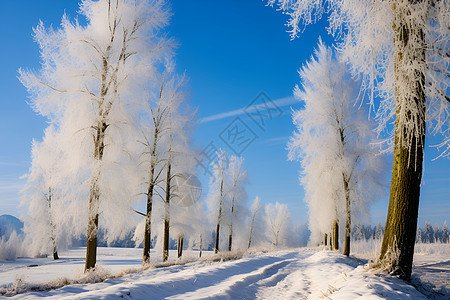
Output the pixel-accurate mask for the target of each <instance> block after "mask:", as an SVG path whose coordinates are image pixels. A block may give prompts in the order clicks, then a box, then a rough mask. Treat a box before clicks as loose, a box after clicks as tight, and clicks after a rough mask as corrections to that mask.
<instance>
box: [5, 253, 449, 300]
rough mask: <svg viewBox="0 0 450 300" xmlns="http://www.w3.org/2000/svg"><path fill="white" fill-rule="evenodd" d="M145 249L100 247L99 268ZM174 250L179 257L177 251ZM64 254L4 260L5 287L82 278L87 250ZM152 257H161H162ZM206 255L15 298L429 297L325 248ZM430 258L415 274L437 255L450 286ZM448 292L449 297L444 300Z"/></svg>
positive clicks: (136, 260)
mask: <svg viewBox="0 0 450 300" xmlns="http://www.w3.org/2000/svg"><path fill="white" fill-rule="evenodd" d="M141 252H142V249H123V248H99V259H98V261H99V265H100V266H101V269H102V270H103V271H102V272H101V273H103V275H104V274H106V273H108V274H110V275H115V274H118V273H119V272H121V271H123V270H125V269H130V268H135V269H138V268H140V265H141V260H140V259H141V255H142V253H141ZM171 255H172V261H173V260H175V258H174V256H175V252H172V253H171ZM60 256H61V259H60V260H58V261H53V260H52V259H51V258H38V259H25V258H21V259H18V260H17V261H3V262H0V265H1V266H0V286H3V287H7V286H9V287H10V288H11V287H13V286H14V287H16V288H19V289H21V288H22V289H26V288H29V287H34V288H35V289H36V288H37V287H39V286H45V284H46V283H48V282H51V281H53V282H58V281H59V282H64V280H65V279H62V277H66V278H67V279H68V280H77V279H79V278H82V277H83V274H82V271H83V267H84V249H83V248H77V249H73V250H70V251H67V252H63V253H61V254H60ZM186 256H187V257H190V258H191V259H193V258H194V257H195V256H197V253H195V252H186ZM153 257H155V258H157V256H156V254H155V255H154V256H153ZM203 257H204V258H206V259H204V260H203V261H195V262H188V263H186V264H185V265H172V266H166V267H162V268H150V269H147V270H143V271H140V272H135V273H129V274H127V275H124V276H122V277H116V278H110V279H106V280H105V281H103V282H100V283H91V284H72V285H67V286H64V287H62V288H59V289H55V290H50V291H34V290H31V291H30V290H28V291H26V292H24V293H21V294H18V295H15V296H12V299H19V298H20V299H36V298H41V297H50V298H53V299H73V298H76V299H121V298H124V299H150V298H151V299H203V298H223V299H255V298H259V299H293V298H296V299H306V298H309V299H320V298H326V299H358V298H359V299H427V297H425V296H424V295H423V294H421V293H420V292H418V291H417V290H416V289H415V288H414V287H413V286H412V285H410V284H408V283H406V282H404V281H402V280H399V279H397V278H393V277H390V276H385V275H380V274H370V273H367V272H365V270H364V268H363V266H362V265H361V262H360V261H359V260H358V259H354V258H347V257H344V256H342V255H340V254H338V253H335V252H331V251H326V250H323V249H319V248H301V249H289V250H279V251H274V252H266V253H262V252H260V253H254V254H250V255H245V256H244V257H243V258H241V259H238V260H227V261H219V262H213V261H212V260H209V259H207V258H208V257H212V254H211V253H208V252H206V253H205V252H204V255H203ZM424 257H426V258H424V259H423V260H420V261H422V262H423V264H418V263H417V261H416V262H415V264H416V272H418V273H419V272H422V271H423V272H425V273H426V272H427V270H428V269H430V270H432V273H433V272H434V270H433V267H431V265H432V263H433V262H435V263H436V262H437V260H438V261H440V263H441V264H443V265H439V270H442V268H444V269H445V268H447V269H446V271H445V273H444V277H442V276H441V279H442V278H445V277H446V278H447V283H444V284H448V278H449V269H448V267H449V261H448V260H447V261H446V260H445V259H442V257H441V258H439V259H437V260H433V259H432V258H431V256H430V255H428V256H427V255H424ZM447 258H448V257H447ZM442 266H444V267H442ZM125 273H126V272H125ZM422 275H424V274H422ZM441 275H442V274H441ZM424 276H428V275H427V274H425V275H424ZM78 282H82V281H78ZM447 297H448V294H447V295H446V296H443V299H446V298H447Z"/></svg>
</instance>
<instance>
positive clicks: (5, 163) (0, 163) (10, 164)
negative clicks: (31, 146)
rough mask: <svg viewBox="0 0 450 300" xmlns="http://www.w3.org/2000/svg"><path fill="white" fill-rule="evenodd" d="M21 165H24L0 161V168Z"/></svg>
mask: <svg viewBox="0 0 450 300" xmlns="http://www.w3.org/2000/svg"><path fill="white" fill-rule="evenodd" d="M23 165H24V163H18V162H10V161H0V166H2V167H21V166H23Z"/></svg>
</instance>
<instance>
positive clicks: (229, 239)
mask: <svg viewBox="0 0 450 300" xmlns="http://www.w3.org/2000/svg"><path fill="white" fill-rule="evenodd" d="M233 216H234V195H233V199H232V200H231V218H230V235H229V236H228V251H231V245H232V244H233Z"/></svg>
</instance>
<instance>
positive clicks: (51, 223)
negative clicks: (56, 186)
mask: <svg viewBox="0 0 450 300" xmlns="http://www.w3.org/2000/svg"><path fill="white" fill-rule="evenodd" d="M47 200H48V217H49V220H50V231H51V232H50V240H51V241H52V245H53V259H54V260H57V259H59V256H58V251H57V250H56V238H55V223H53V215H52V188H51V187H50V188H48V198H47Z"/></svg>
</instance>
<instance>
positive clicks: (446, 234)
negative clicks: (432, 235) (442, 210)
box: [441, 221, 450, 243]
mask: <svg viewBox="0 0 450 300" xmlns="http://www.w3.org/2000/svg"><path fill="white" fill-rule="evenodd" d="M449 239H450V232H449V231H448V226H447V221H444V225H442V237H441V242H442V243H448V242H449Z"/></svg>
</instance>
